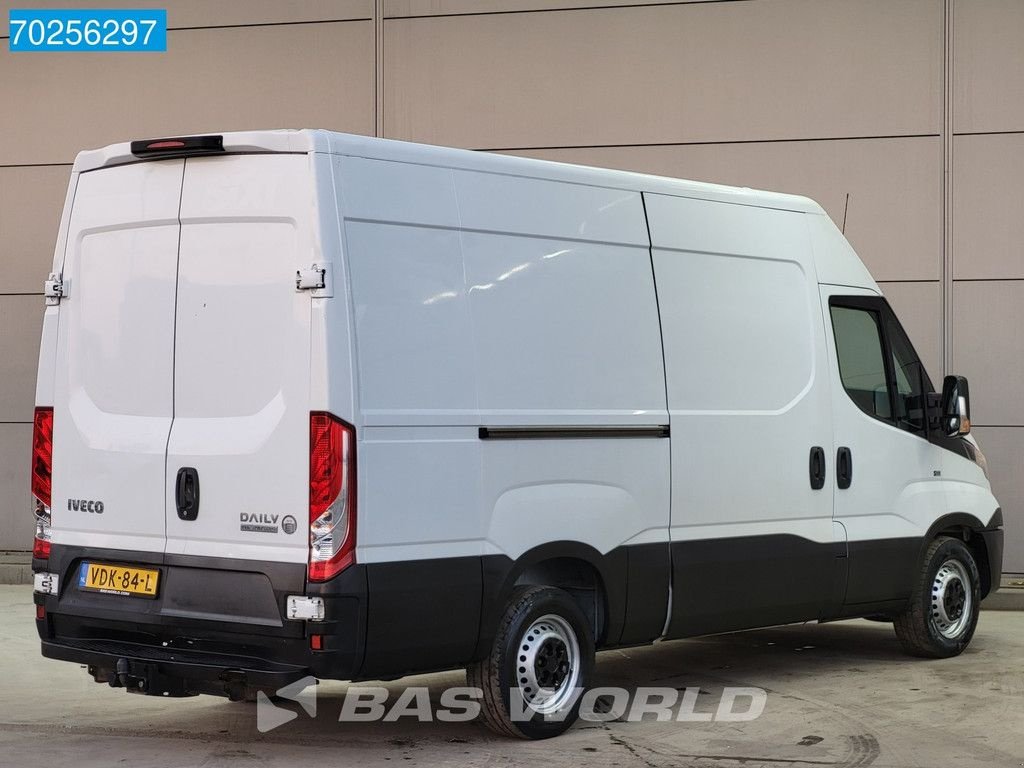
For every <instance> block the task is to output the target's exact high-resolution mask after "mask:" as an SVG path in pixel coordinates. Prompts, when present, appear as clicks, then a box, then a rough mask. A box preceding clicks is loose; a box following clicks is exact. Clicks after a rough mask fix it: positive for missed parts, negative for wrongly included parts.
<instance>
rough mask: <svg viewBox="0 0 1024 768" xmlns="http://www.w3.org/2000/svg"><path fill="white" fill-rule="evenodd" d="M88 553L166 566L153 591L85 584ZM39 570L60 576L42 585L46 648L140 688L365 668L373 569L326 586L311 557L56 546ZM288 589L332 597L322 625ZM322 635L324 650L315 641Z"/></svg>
mask: <svg viewBox="0 0 1024 768" xmlns="http://www.w3.org/2000/svg"><path fill="white" fill-rule="evenodd" d="M85 561H94V562H107V563H123V564H131V565H139V566H144V567H151V568H155V569H157V570H158V571H159V572H160V577H159V578H160V581H159V587H158V593H157V596H156V598H153V599H146V598H137V597H121V596H116V595H106V594H98V593H93V592H86V591H84V590H82V589H80V588H79V584H78V574H79V570H80V567H81V563H82V562H85ZM33 565H34V567H35V570H46V571H48V572H50V573H56V574H57V575H58V576H59V579H60V581H59V594H57V595H41V594H35V595H34V597H35V602H36V604H37V605H41V606H43V608H44V609H45V617H44V618H42V619H37V621H36V628H37V630H38V632H39V637H40V639H41V641H42V653H43V655H44V656H46V657H48V658H53V659H60V660H63V661H71V662H76V663H79V664H85V665H87V666H88V667H89V668H90V672H91V673H92V674H93V676H94V677H95V678H96V679H97V680H99V681H104V680H115V681H117V679H118V675H119V674H120V675H121V678H122V679H124V678H125V677H128V678H131V680H132V681H133V683H136V682H137V683H138V684H139V685H138V687H139V688H142V689H143V692H146V693H154V694H162V695H187V694H190V693H215V694H225V695H238V692H239V691H240V690H243V689H245V688H264V689H276V688H280V687H282V686H284V685H287V684H288V683H290V682H293V681H295V680H298V679H300V678H302V677H305V676H313V677H317V678H323V679H338V680H348V679H352V678H354V677H356V676H357V674H358V672H359V669H360V667H361V666H362V662H363V656H364V644H365V636H366V603H367V600H366V574H365V570H364V568H363V567H361V566H358V565H355V566H352V567H350V568H348V569H346V570H345V571H344V572H343V573H341V574H339V575H338V576H337V577H336V578H335V579H333V580H331V581H330V582H328V583H326V584H309V585H307V584H306V578H305V576H306V574H305V566H304V565H302V564H295V563H272V562H256V561H248V560H245V561H243V560H229V559H221V558H204V557H189V556H179V555H164V554H162V553H141V552H124V551H119V550H106V549H91V548H79V547H67V546H61V545H56V544H55V545H53V547H52V550H51V555H50V559H49V560H48V561H45V562H41V561H36V562H35V563H33ZM290 595H311V596H319V597H322V598H323V599H324V604H325V611H326V619H325V620H324V621H322V622H305V621H291V620H288V619H287V618H286V612H285V609H286V602H287V598H288V596H290ZM312 635H319V636H320V637H321V638H322V649H321V650H316V651H314V650H312V649H311V647H310V638H311V636H312Z"/></svg>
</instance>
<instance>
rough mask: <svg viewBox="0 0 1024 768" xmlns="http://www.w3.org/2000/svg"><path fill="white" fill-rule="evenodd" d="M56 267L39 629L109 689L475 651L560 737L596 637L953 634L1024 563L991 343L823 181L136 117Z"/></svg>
mask: <svg viewBox="0 0 1024 768" xmlns="http://www.w3.org/2000/svg"><path fill="white" fill-rule="evenodd" d="M46 304H47V306H46V313H45V319H44V324H43V333H42V345H41V352H40V362H39V380H38V386H37V390H36V404H37V409H36V414H35V435H34V439H33V456H32V467H33V477H32V490H33V494H34V497H35V515H36V520H37V535H36V541H35V551H34V559H33V568H34V570H35V571H36V593H35V601H36V606H37V627H38V630H39V635H40V637H41V638H42V652H43V655H45V656H47V657H50V658H55V659H63V660H67V661H72V662H76V663H80V664H85V665H88V669H89V672H90V674H91V675H92V676H93V677H94V678H95V680H97V681H98V682H108V683H110V684H111V685H113V686H115V687H118V686H124V687H126V688H128V689H129V690H131V691H135V692H141V693H146V694H153V695H168V696H182V695H191V694H196V693H208V694H220V695H227V696H229V697H231V698H232V699H242V698H246V697H252V696H253V695H255V692H257V691H259V690H273V689H276V688H278V687H280V686H282V685H285V684H288V683H290V682H293V681H295V680H298V679H300V678H302V677H305V676H307V675H313V676H316V677H318V678H332V679H343V680H364V679H379V678H395V677H398V676H402V675H406V674H410V673H418V672H426V671H430V670H442V669H450V668H458V667H467V669H468V675H469V680H470V683H471V684H473V685H477V686H479V687H480V688H481V689H483V709H484V717H485V719H486V721H487V723H488V724H489V725H490V726H491V727H493V728H495V729H496V730H498V731H499V732H502V733H507V734H510V735H518V736H526V737H531V738H536V737H544V736H551V735H554V734H557V733H559V732H561V731H563V730H564V729H565V728H567V727H568V726H569V724H571V722H572V721H573V720H574V719H575V716H576V707H577V706H578V698H577V697H576V696H575V695H574V691H576V690H577V689H580V688H586V687H587V686H588V685H590V684H591V681H592V673H593V668H594V651H595V649H601V648H611V647H616V646H627V645H637V644H643V643H650V642H652V641H654V640H657V639H659V638H680V637H690V636H695V635H706V634H712V633H719V632H729V631H733V630H740V629H748V628H754V627H764V626H769V625H777V624H784V623H788V622H800V621H807V620H819V621H826V620H831V619H840V618H846V617H857V616H870V617H877V618H886V619H890V620H893V621H894V623H895V627H896V634H897V636H898V637H899V640H900V642H901V643H902V644H903V646H904V648H906V649H907V650H908V651H910V652H912V653H915V654H919V655H925V656H932V657H941V656H952V655H955V654H957V653H959V652H960V651H962V650H963V649H964V647H965V646H966V645H967V643H968V642H969V641H970V639H971V636H972V634H973V632H974V628H975V625H976V622H977V619H978V608H979V602H980V600H981V599H982V598H983V597H984V596H985V595H987V594H988V593H989V592H990V591H992V590H994V589H996V588H997V586H998V583H999V573H1000V569H1001V563H1002V546H1003V532H1002V513H1001V511H1000V509H999V506H998V503H997V501H996V499H995V498H994V497H993V496H992V493H991V492H990V489H989V483H988V480H987V479H986V468H985V460H984V457H983V455H982V453H981V451H980V450H979V449H978V446H977V445H976V444H975V443H974V441H973V439H972V438H971V437H969V436H968V435H967V433H968V432H969V430H970V422H969V406H968V392H967V383H966V381H965V380H963V379H962V378H959V377H947V378H946V382H945V386H944V387H943V391H942V393H941V394H933V386H932V383H931V380H930V379H929V377H928V375H927V373H926V372H925V370H924V368H923V366H922V365H921V363H920V360H919V358H918V355H917V354H916V353H915V351H914V348H913V346H912V345H911V343H910V341H909V340H908V338H907V336H906V334H905V333H904V332H903V330H902V328H901V327H900V324H899V321H898V320H897V319H896V316H895V315H894V314H893V312H892V310H891V309H890V307H889V305H888V304H887V303H886V301H885V299H884V298H883V297H882V295H881V292H880V290H879V288H878V286H877V285H876V284H875V282H874V281H873V280H872V279H871V277H870V275H869V274H868V272H867V270H866V269H865V268H864V266H863V265H862V264H861V262H860V260H859V259H858V258H857V256H856V254H855V253H854V252H853V250H852V249H851V248H850V246H849V245H848V244H847V242H846V240H845V239H844V238H843V236H842V235H841V234H840V232H839V231H838V230H837V229H836V227H835V226H834V225H833V224H832V222H831V221H830V220H829V218H828V216H826V215H825V213H824V212H823V211H822V209H821V208H820V207H819V206H818V205H817V204H815V203H814V202H812V201H810V200H808V199H806V198H801V197H793V196H789V195H781V194H772V193H766V192H757V191H752V190H749V189H734V188H729V187H720V186H714V185H708V184H698V183H693V182H688V181H678V180H675V179H667V178H659V177H653V176H644V175H639V174H632V173H624V172H619V171H611V170H601V169H595V168H583V167H576V166H570V165H561V164H556V163H549V162H540V161H535V160H527V159H521V158H515V157H507V156H501V155H493V154H482V153H474V152H469V151H461V150H454V149H444V148H438V147H428V146H420V145H415V144H407V143H401V142H394V141H385V140H380V139H372V138H364V137H358V136H350V135H344V134H337V133H328V132H324V131H266V132H252V133H233V134H224V135H223V136H194V137H183V138H169V139H159V140H148V141H136V142H131V143H130V144H127V143H126V144H115V145H112V146H109V147H106V148H104V149H100V150H96V151H88V152H82V153H81V154H79V156H78V158H77V160H76V161H75V165H74V168H73V171H72V174H71V184H70V187H69V190H68V194H67V202H66V205H65V209H64V214H63V218H62V220H61V225H60V233H59V237H58V241H57V247H56V253H55V256H54V262H53V274H52V275H51V277H50V279H49V280H48V281H47V283H46ZM517 701H522V702H524V703H525V704H526V705H527V707H528V710H527V711H528V714H529V715H530V719H526V720H523V719H521V718H515V717H513V711H512V706H513V704H515V703H516V702H517ZM552 715H555V716H552Z"/></svg>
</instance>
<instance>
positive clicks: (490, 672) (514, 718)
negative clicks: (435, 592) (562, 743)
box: [466, 587, 594, 739]
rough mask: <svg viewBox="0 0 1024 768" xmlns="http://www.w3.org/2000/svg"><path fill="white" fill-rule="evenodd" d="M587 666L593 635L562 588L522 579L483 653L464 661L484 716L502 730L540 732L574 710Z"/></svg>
mask: <svg viewBox="0 0 1024 768" xmlns="http://www.w3.org/2000/svg"><path fill="white" fill-rule="evenodd" d="M593 669H594V639H593V633H592V631H591V629H590V626H589V623H588V622H587V619H586V617H584V615H583V612H582V611H581V610H580V608H579V606H578V605H576V602H575V601H574V600H573V599H572V598H571V597H570V596H569V595H568V594H567V593H566V592H564V591H562V590H561V589H555V588H553V587H521V588H519V589H517V590H516V592H515V593H514V594H513V595H512V599H511V600H510V602H509V606H508V609H507V610H506V611H505V615H504V616H503V617H502V620H501V623H500V625H499V627H498V632H497V634H496V636H495V638H494V643H493V645H492V646H491V651H490V653H489V654H488V655H487V657H486V658H485V659H483V660H482V661H478V662H476V663H474V664H472V665H470V666H469V667H468V668H467V669H466V679H467V681H468V683H469V684H470V685H471V686H474V687H477V688H480V689H481V690H482V691H483V700H482V716H483V721H484V723H485V724H486V725H487V727H488V728H490V729H491V730H492V731H494V732H496V733H499V734H501V735H503V736H513V737H517V738H525V739H546V738H550V737H552V736H557V735H559V734H560V733H563V732H564V731H566V730H567V729H568V728H569V727H570V726H571V725H572V724H573V723H574V722H575V721H576V719H577V718H578V717H579V708H580V698H581V696H582V694H583V692H584V690H585V689H586V686H587V685H588V684H589V682H590V678H591V675H592V674H593Z"/></svg>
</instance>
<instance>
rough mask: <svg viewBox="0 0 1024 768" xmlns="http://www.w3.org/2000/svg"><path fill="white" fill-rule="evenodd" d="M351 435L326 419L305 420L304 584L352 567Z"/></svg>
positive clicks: (353, 491)
mask: <svg viewBox="0 0 1024 768" xmlns="http://www.w3.org/2000/svg"><path fill="white" fill-rule="evenodd" d="M355 555H356V431H355V428H354V427H353V426H352V425H351V424H346V423H345V422H344V421H342V420H341V419H338V418H336V417H335V416H332V415H331V414H329V413H311V414H310V415H309V580H310V581H327V580H328V579H331V578H333V577H334V576H336V575H337V574H339V573H341V572H342V571H343V570H345V569H346V568H348V566H350V565H352V563H354V562H355Z"/></svg>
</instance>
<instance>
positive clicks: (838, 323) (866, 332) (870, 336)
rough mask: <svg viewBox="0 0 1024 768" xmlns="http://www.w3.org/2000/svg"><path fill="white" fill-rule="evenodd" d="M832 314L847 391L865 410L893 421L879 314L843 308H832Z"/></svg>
mask: <svg viewBox="0 0 1024 768" xmlns="http://www.w3.org/2000/svg"><path fill="white" fill-rule="evenodd" d="M831 312H832V330H833V332H834V333H835V338H836V353H837V355H838V357H839V376H840V378H841V379H842V382H843V388H844V389H846V392H847V393H848V394H849V395H850V398H851V399H852V400H853V402H855V403H856V404H857V405H858V406H859V407H860V409H861V410H862V411H864V412H865V413H867V414H868V415H870V416H874V417H875V418H877V419H884V420H886V421H891V420H892V408H891V406H890V402H889V387H888V381H887V377H886V367H885V347H884V346H883V344H882V333H881V326H880V324H879V314H878V313H877V312H874V311H871V310H868V309H859V308H854V307H842V306H832V307H831Z"/></svg>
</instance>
